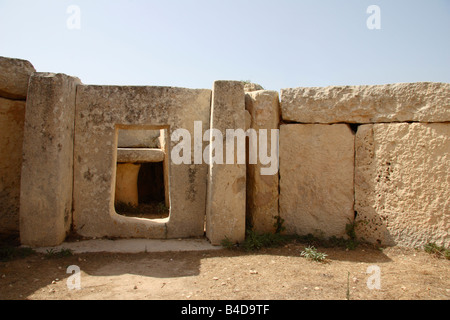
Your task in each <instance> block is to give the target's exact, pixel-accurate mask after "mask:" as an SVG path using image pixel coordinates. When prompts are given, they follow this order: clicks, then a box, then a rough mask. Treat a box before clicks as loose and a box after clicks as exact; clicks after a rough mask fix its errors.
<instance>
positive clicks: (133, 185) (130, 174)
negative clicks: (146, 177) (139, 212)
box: [114, 163, 141, 207]
mask: <svg viewBox="0 0 450 320" xmlns="http://www.w3.org/2000/svg"><path fill="white" fill-rule="evenodd" d="M140 169H141V165H139V164H133V163H119V164H118V165H117V173H116V193H115V199H114V203H115V204H119V203H122V204H125V205H130V206H133V207H137V206H138V205H139V193H138V177H139V170H140Z"/></svg>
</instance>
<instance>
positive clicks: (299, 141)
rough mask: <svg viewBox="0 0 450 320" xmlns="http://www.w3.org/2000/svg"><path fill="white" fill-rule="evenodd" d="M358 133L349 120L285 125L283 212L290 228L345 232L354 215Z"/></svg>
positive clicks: (307, 231)
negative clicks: (354, 132) (355, 149)
mask: <svg viewBox="0 0 450 320" xmlns="http://www.w3.org/2000/svg"><path fill="white" fill-rule="evenodd" d="M353 178H354V135H353V133H352V131H351V129H350V128H349V127H348V125H345V124H336V125H314V124H292V125H282V126H281V132H280V216H281V218H282V219H284V220H285V226H286V232H287V233H289V234H298V235H308V234H313V235H316V236H323V237H326V238H329V237H332V236H336V237H344V236H345V228H346V225H347V224H349V223H351V222H353V220H354V210H353V203H354V195H353V193H354V192H353Z"/></svg>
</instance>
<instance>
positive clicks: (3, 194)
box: [0, 98, 25, 234]
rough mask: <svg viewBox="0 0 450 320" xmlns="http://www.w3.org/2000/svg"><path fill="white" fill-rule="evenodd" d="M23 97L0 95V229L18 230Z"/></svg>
mask: <svg viewBox="0 0 450 320" xmlns="http://www.w3.org/2000/svg"><path fill="white" fill-rule="evenodd" d="M24 120H25V101H15V100H8V99H3V98H0V233H3V234H9V233H17V232H19V208H20V173H21V171H22V143H23V126H24Z"/></svg>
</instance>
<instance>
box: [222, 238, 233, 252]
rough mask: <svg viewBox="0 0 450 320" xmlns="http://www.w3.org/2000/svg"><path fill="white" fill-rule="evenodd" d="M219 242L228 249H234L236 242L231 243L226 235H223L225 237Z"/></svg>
mask: <svg viewBox="0 0 450 320" xmlns="http://www.w3.org/2000/svg"><path fill="white" fill-rule="evenodd" d="M220 244H221V246H222V247H224V248H225V249H228V250H231V249H234V248H235V247H236V244H235V243H233V242H232V241H231V240H230V239H229V238H228V237H225V239H223V240H222V241H221V243H220Z"/></svg>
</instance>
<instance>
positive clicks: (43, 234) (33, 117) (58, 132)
mask: <svg viewBox="0 0 450 320" xmlns="http://www.w3.org/2000/svg"><path fill="white" fill-rule="evenodd" d="M80 83H81V82H80V80H79V79H77V78H73V77H69V76H66V75H63V74H50V73H35V74H34V75H33V76H32V77H31V79H30V88H29V94H28V98H27V106H26V113H25V129H24V141H23V166H22V177H21V195H20V238H21V242H22V244H24V245H28V246H56V245H59V244H60V243H61V242H62V241H64V239H65V237H66V234H67V232H68V231H69V230H70V227H71V222H72V186H73V140H74V118H75V95H76V87H77V85H79V84H80Z"/></svg>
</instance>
